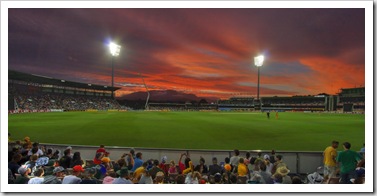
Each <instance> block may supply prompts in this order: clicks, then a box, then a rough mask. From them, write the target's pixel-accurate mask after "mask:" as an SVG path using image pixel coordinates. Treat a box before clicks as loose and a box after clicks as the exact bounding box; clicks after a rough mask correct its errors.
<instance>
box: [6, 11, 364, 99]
mask: <svg viewBox="0 0 377 196" xmlns="http://www.w3.org/2000/svg"><path fill="white" fill-rule="evenodd" d="M364 17H365V16H364V9H343V8H342V9H339V8H336V9H335V8H331V9H307V8H304V9H301V8H300V9H282V8H279V9H270V8H269V9H252V8H247V9H246V8H237V9H214V8H210V9H207V8H206V9H166V8H165V9H145V8H138V9H119V8H118V9H60V8H59V9H9V16H8V21H9V33H8V38H9V46H8V48H9V69H15V70H19V71H24V72H28V73H36V74H43V75H48V76H52V77H59V78H64V79H72V80H74V81H79V82H91V83H94V82H95V81H98V82H99V83H105V84H106V85H107V84H108V81H110V77H111V75H110V73H111V58H112V57H111V56H110V54H109V51H108V48H107V44H108V42H109V41H110V40H114V41H115V42H116V43H118V44H120V45H121V46H122V48H121V53H120V55H119V56H118V57H115V61H114V62H115V66H114V67H115V70H116V73H115V77H116V79H117V81H121V82H123V83H124V82H126V81H127V82H129V83H134V84H139V83H140V77H138V76H139V73H141V74H143V76H144V77H145V80H146V82H147V83H149V84H150V85H151V86H155V87H160V88H164V89H169V86H171V85H175V86H174V88H177V89H195V88H197V89H196V91H197V92H199V90H200V89H204V88H205V89H206V90H207V91H208V92H221V91H224V92H225V91H232V89H233V90H234V91H248V90H249V89H250V87H248V88H246V86H242V85H241V86H239V85H238V84H248V85H255V82H256V70H257V69H256V68H255V66H254V65H253V57H254V56H255V55H257V54H259V53H263V54H264V55H265V56H266V62H265V63H264V64H265V65H264V67H263V68H262V70H263V71H264V72H263V74H264V75H263V76H264V78H262V81H263V82H265V83H266V84H268V85H269V86H262V87H261V88H262V89H261V92H265V93H268V94H274V92H275V94H290V93H296V92H298V93H299V92H302V93H305V94H306V93H308V92H313V93H317V92H319V91H322V90H324V89H323V88H320V87H318V86H311V84H310V82H308V84H302V81H305V80H307V78H308V76H310V77H311V78H315V79H316V80H317V81H318V82H319V83H320V84H322V85H325V84H326V83H333V84H336V85H337V87H336V88H341V87H348V86H350V84H351V83H352V84H354V83H364V77H363V70H364V66H365V65H364V61H365V60H364V56H365V49H364V47H365V46H364V45H365V43H364V40H365V31H364V29H365V19H364ZM339 69H341V70H342V71H341V73H342V75H340V74H337V75H333V76H332V77H328V75H329V72H337V71H338V72H339ZM325 70H326V71H325ZM351 71H352V73H355V76H354V77H352V79H351V80H350V79H349V77H346V76H345V75H347V73H349V72H351ZM309 81H310V80H309ZM300 83H301V84H300ZM274 85H275V87H274ZM288 86H289V87H288ZM263 88H264V89H263ZM279 88H280V89H279ZM274 90H275V91H274Z"/></svg>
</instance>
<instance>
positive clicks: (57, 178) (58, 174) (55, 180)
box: [42, 166, 64, 184]
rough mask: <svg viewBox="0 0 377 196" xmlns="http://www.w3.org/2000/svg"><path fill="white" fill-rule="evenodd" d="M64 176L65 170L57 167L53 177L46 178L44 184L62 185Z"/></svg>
mask: <svg viewBox="0 0 377 196" xmlns="http://www.w3.org/2000/svg"><path fill="white" fill-rule="evenodd" d="M63 176H64V168H63V167H61V166H58V167H55V169H54V170H53V172H52V175H49V176H46V177H45V178H44V180H43V183H42V184H61V183H62V181H61V179H62V178H63Z"/></svg>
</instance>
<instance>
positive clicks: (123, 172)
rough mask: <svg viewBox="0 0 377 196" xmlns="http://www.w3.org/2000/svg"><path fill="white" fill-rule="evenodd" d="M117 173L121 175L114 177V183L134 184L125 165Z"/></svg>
mask: <svg viewBox="0 0 377 196" xmlns="http://www.w3.org/2000/svg"><path fill="white" fill-rule="evenodd" d="M116 173H117V174H118V175H119V177H118V178H115V179H114V181H113V184H133V183H132V181H131V180H130V175H129V173H128V169H127V168H125V167H123V168H121V169H120V170H118V171H117V172H116Z"/></svg>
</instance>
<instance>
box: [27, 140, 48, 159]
mask: <svg viewBox="0 0 377 196" xmlns="http://www.w3.org/2000/svg"><path fill="white" fill-rule="evenodd" d="M43 154H44V152H43V151H42V150H41V149H39V143H38V142H34V143H33V145H32V148H31V149H30V150H29V152H28V154H27V155H28V156H31V155H37V156H38V157H41V156H43Z"/></svg>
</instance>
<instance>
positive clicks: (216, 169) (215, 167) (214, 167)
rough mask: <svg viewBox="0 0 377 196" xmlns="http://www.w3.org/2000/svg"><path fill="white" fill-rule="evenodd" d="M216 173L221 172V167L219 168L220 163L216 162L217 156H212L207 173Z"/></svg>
mask: <svg viewBox="0 0 377 196" xmlns="http://www.w3.org/2000/svg"><path fill="white" fill-rule="evenodd" d="M216 173H220V174H222V173H223V168H221V166H220V165H218V164H217V158H216V157H213V158H212V165H210V166H209V171H208V175H212V176H213V175H215V174H216Z"/></svg>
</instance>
